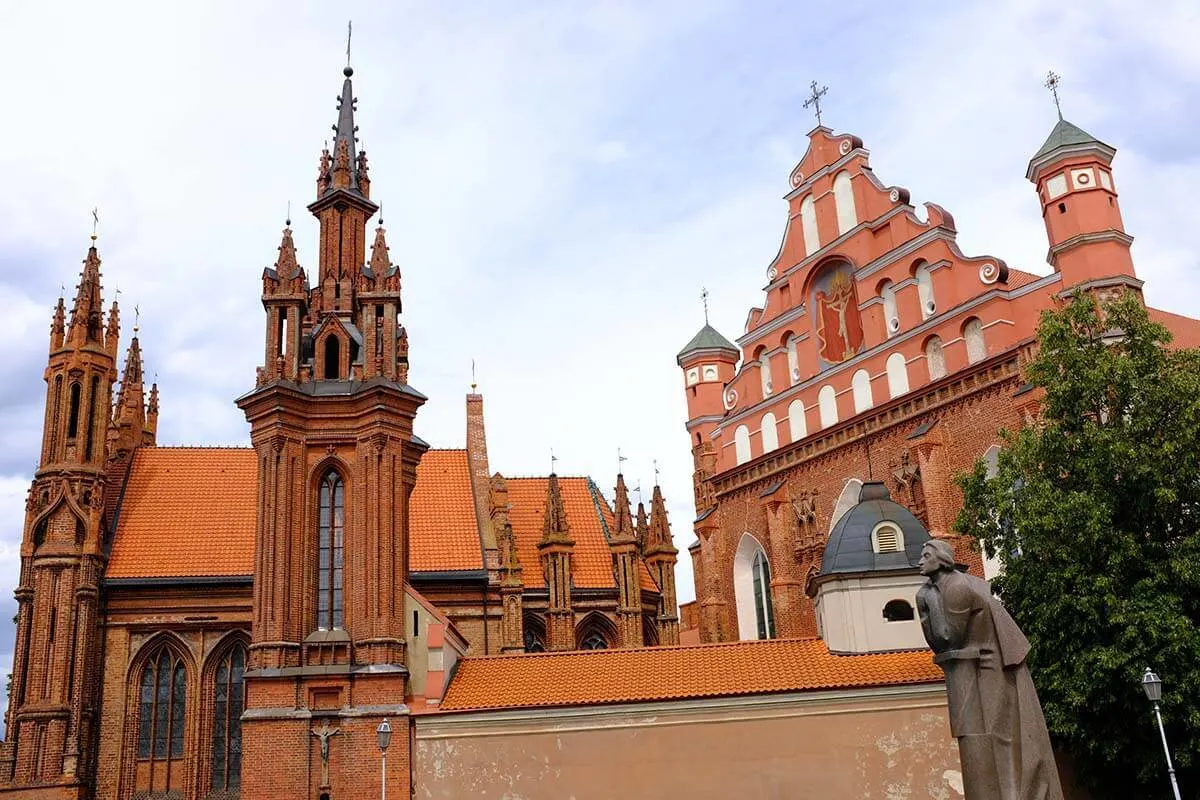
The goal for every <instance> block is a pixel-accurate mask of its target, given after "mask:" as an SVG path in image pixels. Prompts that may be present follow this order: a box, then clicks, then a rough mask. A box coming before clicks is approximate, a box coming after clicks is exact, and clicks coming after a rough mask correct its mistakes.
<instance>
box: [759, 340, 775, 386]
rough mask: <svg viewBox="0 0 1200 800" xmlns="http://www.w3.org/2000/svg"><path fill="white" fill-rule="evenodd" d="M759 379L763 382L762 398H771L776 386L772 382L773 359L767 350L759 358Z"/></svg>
mask: <svg viewBox="0 0 1200 800" xmlns="http://www.w3.org/2000/svg"><path fill="white" fill-rule="evenodd" d="M758 378H759V380H760V381H761V382H762V396H763V397H770V396H771V392H772V391H774V389H775V384H774V383H773V382H772V381H771V357H770V356H769V355H767V351H766V350H765V349H764V350H762V351H761V352H760V354H759V356H758Z"/></svg>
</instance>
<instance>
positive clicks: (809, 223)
mask: <svg viewBox="0 0 1200 800" xmlns="http://www.w3.org/2000/svg"><path fill="white" fill-rule="evenodd" d="M800 230H801V232H802V233H803V234H804V255H806V256H811V255H812V254H813V253H815V252H817V251H818V250H820V249H821V234H820V233H819V232H818V231H817V204H816V202H815V201H814V200H813V198H812V195H809V196H808V197H806V198H804V200H802V201H801V202H800Z"/></svg>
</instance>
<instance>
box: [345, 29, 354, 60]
mask: <svg viewBox="0 0 1200 800" xmlns="http://www.w3.org/2000/svg"><path fill="white" fill-rule="evenodd" d="M353 33H354V20H346V66H347V67H348V66H350V37H351V35H353Z"/></svg>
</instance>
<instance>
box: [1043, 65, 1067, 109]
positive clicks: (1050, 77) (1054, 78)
mask: <svg viewBox="0 0 1200 800" xmlns="http://www.w3.org/2000/svg"><path fill="white" fill-rule="evenodd" d="M1061 82H1062V75H1059V74H1058V73H1057V72H1055V71H1054V70H1050V71H1049V72H1047V73H1046V82H1045V83H1043V84H1042V85H1043V86H1045V87H1046V88H1047V89H1049V90H1050V94H1052V95H1054V107H1055V108H1056V109H1058V118H1059V119H1062V118H1063V115H1062V106H1060V105H1059V104H1058V84H1059V83H1061Z"/></svg>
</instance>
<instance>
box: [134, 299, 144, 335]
mask: <svg viewBox="0 0 1200 800" xmlns="http://www.w3.org/2000/svg"><path fill="white" fill-rule="evenodd" d="M141 319H142V310H141V309H140V308H138V307H137V306H136V305H135V306H134V307H133V332H134V333H137V332H138V328H139V326H140V324H141Z"/></svg>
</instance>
